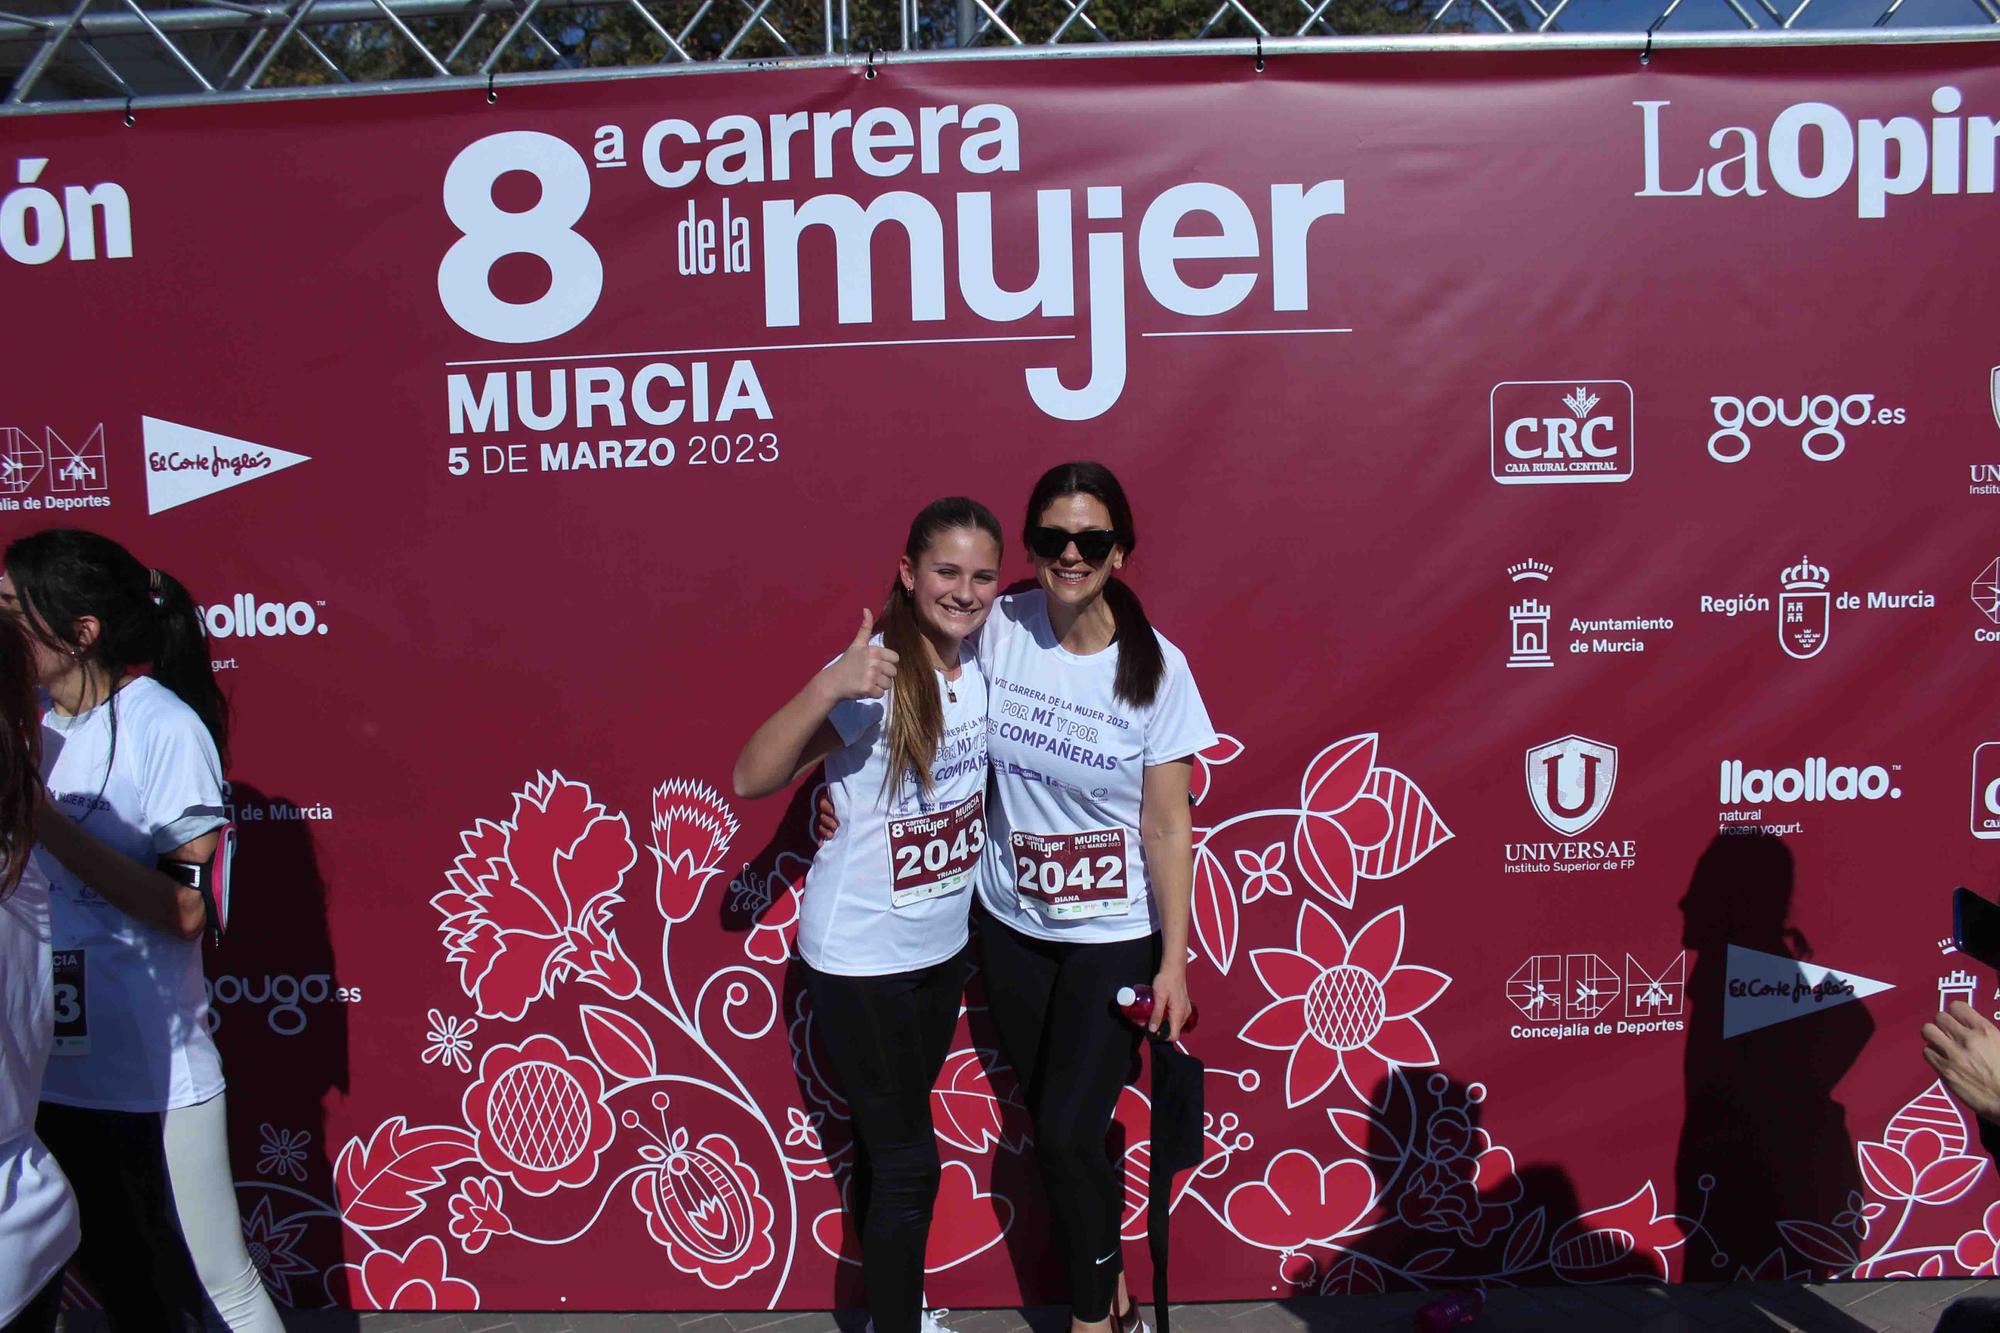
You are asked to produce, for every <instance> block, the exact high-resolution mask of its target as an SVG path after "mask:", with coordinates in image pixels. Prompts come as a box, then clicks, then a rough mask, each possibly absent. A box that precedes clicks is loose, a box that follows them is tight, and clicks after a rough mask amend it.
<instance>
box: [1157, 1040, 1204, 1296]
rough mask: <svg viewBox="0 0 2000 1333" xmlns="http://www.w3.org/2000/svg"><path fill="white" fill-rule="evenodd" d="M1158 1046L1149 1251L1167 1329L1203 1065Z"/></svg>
mask: <svg viewBox="0 0 2000 1333" xmlns="http://www.w3.org/2000/svg"><path fill="white" fill-rule="evenodd" d="M1152 1047H1153V1146H1152V1158H1151V1161H1150V1162H1149V1163H1148V1165H1147V1169H1146V1249H1147V1250H1148V1252H1150V1253H1151V1254H1152V1256H1153V1322H1154V1324H1155V1325H1156V1326H1157V1329H1158V1333H1168V1329H1167V1221H1168V1211H1167V1210H1168V1209H1169V1208H1170V1207H1171V1206H1172V1204H1173V1197H1174V1173H1175V1172H1176V1171H1183V1170H1186V1169H1187V1168H1188V1167H1191V1166H1199V1165H1201V1159H1202V1127H1203V1126H1202V1112H1203V1104H1204V1094H1203V1090H1202V1083H1203V1068H1202V1063H1201V1061H1199V1060H1197V1059H1195V1058H1194V1057H1193V1056H1192V1055H1189V1054H1188V1053H1187V1052H1186V1051H1183V1050H1181V1049H1180V1048H1179V1047H1178V1046H1175V1045H1174V1044H1173V1043H1172V1042H1170V1041H1164V1040H1161V1039H1159V1038H1158V1037H1156V1038H1155V1039H1154V1040H1153V1042H1152Z"/></svg>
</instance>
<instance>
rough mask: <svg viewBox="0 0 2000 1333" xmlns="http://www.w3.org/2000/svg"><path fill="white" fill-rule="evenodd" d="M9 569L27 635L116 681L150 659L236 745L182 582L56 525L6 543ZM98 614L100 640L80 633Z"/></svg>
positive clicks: (224, 747) (105, 540)
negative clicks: (81, 624)
mask: <svg viewBox="0 0 2000 1333" xmlns="http://www.w3.org/2000/svg"><path fill="white" fill-rule="evenodd" d="M6 563H7V574H8V577H10V578H11V579H12V580H13V581H14V591H15V593H16V594H17V595H18V596H19V597H20V599H21V610H22V613H23V614H24V615H25V616H26V618H27V628H28V632H29V633H30V634H33V635H34V636H35V637H36V638H38V639H40V640H41V641H42V642H43V643H45V644H47V645H48V646H49V647H51V648H53V649H55V650H56V651H57V652H60V653H65V654H69V655H71V656H80V657H82V658H84V659H85V660H87V661H91V662H95V663H97V664H98V665H99V666H101V667H103V668H104V670H106V671H107V672H109V673H110V674H111V677H112V679H113V680H116V679H118V678H119V677H122V676H123V675H125V674H126V673H127V672H128V671H130V670H131V669H132V668H134V667H139V666H144V667H148V668H150V670H151V673H152V677H153V679H154V680H156V681H158V682H159V683H160V684H162V685H164V686H166V687H167V688H168V689H170V690H172V691H173V692H174V693H175V694H177V695H179V696H180V699H181V702H183V703H185V704H186V705H187V706H188V707H189V708H192V709H194V711H195V715H196V716H197V717H199V718H200V719H201V721H202V725H203V726H205V727H207V728H208V734H209V735H210V736H211V737H213V738H214V740H215V748H216V751H217V753H219V754H221V755H223V756H224V757H225V759H226V757H227V755H228V751H229V703H228V701H227V700H225V699H224V698H223V697H222V690H221V688H220V687H219V686H218V685H216V683H215V672H214V671H213V670H212V669H211V668H210V666H209V657H208V635H207V631H206V630H205V628H204V627H203V625H202V621H201V612H200V611H199V610H198V609H197V608H196V607H195V604H194V601H193V599H192V598H190V597H189V596H188V591H187V589H186V588H184V587H182V586H181V584H180V580H178V579H176V578H174V577H173V576H172V575H169V574H166V573H163V572H162V571H160V570H157V569H148V568H147V567H146V566H145V565H142V564H140V563H139V561H138V560H137V559H135V558H134V557H133V555H132V553H131V552H130V551H128V550H126V549H125V548H124V547H122V546H120V545H119V544H118V543H117V542H114V541H112V540H111V539H110V538H109V537H102V536H99V535H98V534H97V533H94V532H85V531H84V530H82V529H81V528H51V529H50V530H49V531H47V532H38V533H35V534H34V535H33V536H31V537H23V538H21V539H20V540H19V541H16V542H11V543H9V544H8V546H7V555H6ZM84 616H95V617H96V618H97V623H98V626H99V629H98V634H97V639H96V641H95V642H93V643H92V644H91V645H90V646H89V647H88V648H85V647H84V645H83V644H82V643H81V642H79V641H78V639H77V633H76V622H77V621H78V620H79V619H81V618H82V617H84Z"/></svg>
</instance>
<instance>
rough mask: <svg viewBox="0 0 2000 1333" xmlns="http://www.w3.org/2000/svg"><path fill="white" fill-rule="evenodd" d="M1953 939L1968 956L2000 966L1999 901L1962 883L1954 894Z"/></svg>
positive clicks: (1952, 909) (1990, 964)
mask: <svg viewBox="0 0 2000 1333" xmlns="http://www.w3.org/2000/svg"><path fill="white" fill-rule="evenodd" d="M1951 942H1952V943H1953V944H1955V945H1957V946H1958V951H1959V952H1960V953H1962V954H1964V955H1965V956H1966V957H1968V958H1972V959H1975V960H1977V961H1979V962H1982V963H1984V964H1986V966H1988V967H1995V968H2000V903H1993V902H1990V901H1988V900H1987V899H1985V898H1982V897H1980V896H1979V895H1978V894H1976V893H1974V892H1973V891H1972V890H1971V889H1968V888H1966V887H1964V886H1963V885H1961V886H1960V887H1959V888H1958V889H1956V890H1955V891H1954V892H1953V893H1952V895H1951Z"/></svg>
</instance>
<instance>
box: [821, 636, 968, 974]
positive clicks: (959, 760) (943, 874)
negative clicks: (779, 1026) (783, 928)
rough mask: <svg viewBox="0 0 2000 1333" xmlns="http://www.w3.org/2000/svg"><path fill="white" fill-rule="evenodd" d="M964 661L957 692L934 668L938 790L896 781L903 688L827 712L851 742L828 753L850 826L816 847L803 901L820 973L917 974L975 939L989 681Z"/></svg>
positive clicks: (906, 777)
mask: <svg viewBox="0 0 2000 1333" xmlns="http://www.w3.org/2000/svg"><path fill="white" fill-rule="evenodd" d="M881 641H882V636H881V635H879V634H878V635H876V636H875V638H874V640H873V642H875V643H878V644H879V643H880V642H881ZM959 663H960V666H961V667H962V670H961V671H960V672H959V675H958V679H957V680H954V681H951V682H950V689H949V690H947V689H946V681H945V679H944V677H943V676H942V675H941V674H936V673H933V674H934V676H935V680H936V688H937V691H938V701H939V703H940V704H942V705H943V708H944V735H943V737H942V738H941V739H940V740H939V742H938V750H937V758H936V759H935V760H934V761H933V762H932V764H931V784H932V786H931V792H930V794H929V795H928V796H926V795H924V792H923V787H922V785H921V784H919V783H918V782H917V780H916V779H915V778H914V777H912V776H911V775H910V774H909V773H907V772H905V773H904V774H903V775H902V778H901V779H900V780H899V781H898V782H897V783H896V784H895V787H894V790H893V792H892V791H889V790H887V789H885V784H884V781H883V779H884V778H885V777H886V776H887V774H888V771H889V703H890V700H891V699H892V698H893V697H894V696H893V695H884V696H883V697H882V698H880V699H848V700H844V701H843V702H841V703H839V704H837V705H835V707H834V710H833V712H832V713H831V714H829V715H828V718H827V720H828V721H830V722H831V723H832V724H833V729H834V730H835V731H837V732H839V733H840V739H841V740H842V741H844V742H846V744H845V745H843V746H842V747H841V748H840V749H838V750H836V751H834V752H833V753H832V754H831V755H829V756H827V761H826V782H827V790H828V791H830V792H831V793H832V794H833V810H834V814H835V815H836V816H838V817H839V819H840V827H839V829H837V830H836V831H835V832H834V835H833V836H832V837H830V838H828V839H827V840H826V841H825V842H823V843H821V844H820V846H819V850H818V851H817V852H815V853H814V854H813V862H812V869H811V870H809V871H807V872H806V887H805V896H804V901H803V902H801V904H800V905H799V956H800V957H801V958H804V959H805V960H806V962H807V963H808V964H809V965H810V966H812V967H813V968H814V969H816V970H818V971H821V972H830V973H833V974H835V975H838V976H846V977H875V976H883V975H886V974H887V973H891V972H912V971H915V970H916V969H918V968H922V967H929V966H931V965H932V964H934V963H942V962H943V961H944V960H945V959H947V958H949V957H951V956H952V955H953V954H955V953H957V952H958V951H959V950H960V949H962V948H964V947H965V939H966V916H967V913H968V911H969V910H970V908H971V905H972V881H973V880H974V879H976V878H977V877H978V867H979V861H980V852H981V850H982V849H983V848H984V847H985V845H986V837H987V833H986V678H985V677H984V676H983V675H981V674H980V671H979V665H978V663H977V662H975V661H974V660H973V655H972V654H971V653H970V652H968V653H965V654H964V655H962V656H961V657H960V659H959ZM905 676H906V678H908V679H911V680H913V681H914V680H921V679H922V677H921V676H911V675H910V674H909V673H908V672H906V673H905ZM954 694H955V695H957V696H958V698H957V699H956V700H953V699H952V698H951V697H950V696H951V695H954ZM899 903H900V905H898V904H899Z"/></svg>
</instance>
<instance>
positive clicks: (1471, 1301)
mask: <svg viewBox="0 0 2000 1333" xmlns="http://www.w3.org/2000/svg"><path fill="white" fill-rule="evenodd" d="M1485 1308H1486V1294H1485V1293H1484V1292H1482V1291H1479V1290H1477V1289H1474V1290H1472V1291H1454V1292H1453V1293H1452V1294H1451V1295H1449V1296H1446V1297H1445V1298H1444V1299H1442V1300H1436V1301H1432V1302H1431V1303H1430V1304H1429V1305H1426V1306H1424V1307H1423V1308H1421V1309H1419V1310H1418V1311H1417V1318H1416V1328H1417V1333H1449V1330H1451V1329H1454V1328H1462V1327H1463V1326H1465V1325H1466V1324H1469V1323H1471V1322H1472V1321H1473V1320H1475V1319H1477V1318H1479V1312H1480V1311H1481V1310H1483V1309H1485Z"/></svg>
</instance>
